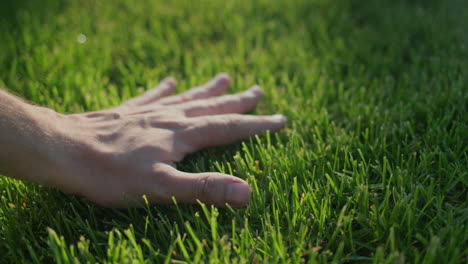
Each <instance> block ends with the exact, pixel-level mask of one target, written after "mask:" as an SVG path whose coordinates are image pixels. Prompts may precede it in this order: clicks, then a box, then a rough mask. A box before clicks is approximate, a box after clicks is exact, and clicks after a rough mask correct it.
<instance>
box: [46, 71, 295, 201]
mask: <svg viewBox="0 0 468 264" xmlns="http://www.w3.org/2000/svg"><path fill="white" fill-rule="evenodd" d="M230 82H231V80H230V78H229V76H228V75H226V74H219V75H218V76H216V77H215V78H214V79H213V80H211V81H210V82H208V83H206V84H205V85H203V86H200V87H196V88H193V89H191V90H189V91H187V92H184V93H181V94H179V95H173V96H169V95H170V94H171V93H173V92H174V90H175V86H176V82H175V80H173V79H171V78H166V79H164V80H163V81H162V82H161V83H160V84H159V85H158V86H157V87H156V88H154V89H152V90H149V91H147V92H145V93H144V94H143V95H141V96H139V97H136V98H133V99H130V100H129V101H127V102H126V103H124V104H122V105H121V106H119V107H116V108H113V109H110V110H104V111H98V112H90V113H82V114H73V115H60V116H59V117H58V118H55V120H56V121H55V122H54V123H55V127H56V128H57V129H56V130H57V131H59V133H58V136H57V137H56V138H57V140H56V141H57V142H60V143H55V144H54V146H55V147H54V151H55V153H53V154H52V155H51V157H52V159H53V160H55V162H54V164H57V166H55V167H56V168H54V169H53V170H49V173H48V174H49V175H47V176H46V177H44V178H46V179H47V180H46V181H45V185H49V186H54V187H57V188H59V189H61V190H64V191H67V192H71V193H76V194H79V195H83V196H85V197H87V198H88V199H90V200H92V201H94V202H96V203H98V204H101V205H103V206H107V207H125V206H128V205H130V206H133V205H136V206H138V204H139V203H138V202H141V201H142V196H143V195H145V196H146V198H147V199H148V201H149V203H170V202H171V201H172V197H175V198H176V200H177V201H178V202H182V203H194V202H196V201H197V200H200V201H201V202H204V203H207V204H213V205H216V206H225V205H226V203H228V204H229V205H230V206H233V207H239V206H244V205H246V204H247V203H248V202H249V200H250V195H251V191H250V188H249V186H248V184H247V183H246V182H245V181H243V180H242V179H239V178H236V177H234V176H230V175H225V174H221V173H214V172H208V173H186V172H181V171H178V170H177V169H176V165H175V164H176V162H178V161H181V160H182V159H183V158H184V157H185V156H186V155H187V154H189V153H193V152H195V151H197V150H200V149H202V148H206V147H213V146H218V145H224V144H229V143H232V142H236V141H239V140H242V139H246V138H248V137H251V136H253V135H256V134H262V133H264V132H265V131H266V130H270V131H271V132H275V131H277V130H279V129H281V128H283V127H284V126H285V123H286V119H285V117H284V116H282V115H274V116H252V115H241V114H243V113H246V112H249V111H250V110H252V109H253V108H254V107H255V106H256V105H257V103H258V102H259V100H260V99H261V97H262V90H261V89H260V87H258V86H253V87H252V88H250V89H249V90H247V91H245V92H242V93H239V94H234V95H225V96H220V95H221V94H222V93H223V92H224V91H225V90H226V89H227V88H228V87H229V85H230ZM135 202H136V203H135Z"/></svg>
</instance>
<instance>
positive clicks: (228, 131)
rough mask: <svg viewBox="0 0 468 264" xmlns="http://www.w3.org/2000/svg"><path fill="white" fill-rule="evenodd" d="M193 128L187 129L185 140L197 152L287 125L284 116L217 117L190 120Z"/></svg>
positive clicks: (233, 115) (231, 115)
mask: <svg viewBox="0 0 468 264" xmlns="http://www.w3.org/2000/svg"><path fill="white" fill-rule="evenodd" d="M189 120H190V122H191V123H192V124H194V125H193V127H191V128H189V129H187V131H186V132H185V133H186V134H185V135H184V139H185V140H186V142H187V143H188V144H190V145H192V146H193V147H194V148H195V150H199V149H201V148H206V147H214V146H219V145H225V144H229V143H233V142H236V141H240V140H243V139H247V138H249V137H251V136H254V135H260V134H263V133H264V132H265V131H267V130H269V131H271V132H276V131H278V130H280V129H282V128H283V127H284V126H285V125H286V118H285V117H284V116H283V115H273V116H251V115H239V114H228V115H216V116H202V117H194V118H189Z"/></svg>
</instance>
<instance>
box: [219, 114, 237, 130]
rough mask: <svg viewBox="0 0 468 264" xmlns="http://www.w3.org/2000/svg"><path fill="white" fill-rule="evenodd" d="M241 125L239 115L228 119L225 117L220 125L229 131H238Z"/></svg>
mask: <svg viewBox="0 0 468 264" xmlns="http://www.w3.org/2000/svg"><path fill="white" fill-rule="evenodd" d="M241 123H242V119H241V117H240V116H239V115H232V116H230V117H226V118H225V119H224V121H223V123H222V124H223V126H224V127H226V128H227V129H228V130H229V131H230V130H236V129H238V128H239V126H240V125H241Z"/></svg>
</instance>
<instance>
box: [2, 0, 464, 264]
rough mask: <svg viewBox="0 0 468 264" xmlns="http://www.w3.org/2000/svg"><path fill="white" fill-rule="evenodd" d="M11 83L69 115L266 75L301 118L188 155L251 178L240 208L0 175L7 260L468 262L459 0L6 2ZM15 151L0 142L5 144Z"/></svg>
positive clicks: (276, 95)
mask: <svg viewBox="0 0 468 264" xmlns="http://www.w3.org/2000/svg"><path fill="white" fill-rule="evenodd" d="M0 14H1V16H0V86H1V87H4V88H6V89H8V91H10V92H12V93H16V94H18V95H19V96H22V97H23V98H26V99H27V100H30V101H32V102H34V103H36V104H39V105H43V106H48V107H51V108H53V109H55V110H57V111H59V112H61V113H75V112H83V111H92V110H99V109H105V108H109V107H112V106H116V105H118V104H119V103H121V102H123V101H124V100H126V99H128V98H131V97H133V96H136V95H138V94H140V93H141V92H142V91H144V90H146V89H149V88H151V87H153V86H154V85H155V84H156V83H157V82H158V81H159V80H161V79H162V78H164V77H166V76H174V77H175V78H176V79H178V81H179V86H178V91H179V92H180V91H184V90H187V89H189V88H190V87H193V86H195V85H198V84H201V83H203V82H205V81H207V80H209V79H210V78H211V77H212V76H214V75H215V74H216V73H218V72H228V73H229V74H230V75H231V76H232V78H233V85H232V88H231V89H230V92H232V93H233V92H238V91H241V90H243V89H246V88H248V87H249V86H251V85H253V84H255V83H257V84H259V85H261V86H262V87H263V89H264V90H265V97H264V99H263V100H262V102H261V103H260V104H259V106H258V107H257V109H256V110H255V111H254V113H253V114H275V113H283V114H285V115H286V116H287V117H288V119H289V122H288V127H287V128H286V129H285V130H283V131H282V132H280V133H278V134H275V135H266V136H261V137H257V138H253V139H252V140H250V141H245V142H243V143H239V144H234V145H231V146H227V147H220V148H215V149H208V150H205V151H202V152H200V153H197V154H195V155H192V156H190V157H188V158H187V159H186V160H184V162H182V163H181V164H179V167H180V168H181V169H183V170H185V171H190V172H204V171H221V172H225V173H231V174H233V175H236V176H238V177H241V178H243V179H246V180H247V181H248V182H249V183H250V185H251V187H252V190H253V192H252V201H251V202H250V204H249V205H248V206H247V207H246V208H243V209H235V210H233V209H229V208H228V209H216V208H212V207H209V206H204V205H181V204H176V203H175V204H174V205H168V206H150V205H148V206H147V207H146V208H144V209H127V210H114V209H106V208H101V207H99V206H96V205H94V204H93V203H90V202H88V201H86V200H84V199H82V198H79V197H75V196H71V195H66V194H63V193H61V192H59V191H56V190H52V189H48V188H43V187H41V186H37V185H32V184H26V183H23V182H20V181H16V180H13V179H10V178H7V177H3V176H2V177H0V197H1V198H0V199H1V200H0V262H2V263H21V262H31V263H43V262H58V263H70V262H73V263H77V262H90V263H94V262H99V263H163V262H165V263H171V262H173V263H185V262H194V263H198V262H206V263H218V262H224V263H228V262H232V263H264V262H266V263H288V262H295V263H301V262H303V263H316V262H318V263H325V262H334V263H348V262H351V263H353V262H354V263H358V262H359V263H360V262H374V263H466V261H467V255H468V252H467V248H468V245H467V244H468V243H467V237H468V225H467V224H468V209H467V208H468V206H467V205H468V204H467V192H466V190H467V184H468V174H467V171H468V168H467V160H468V155H467V145H468V117H467V107H468V106H467V105H468V104H467V99H468V34H467V31H466V30H467V28H468V3H467V2H466V1H463V0H446V1H445V0H440V1H436V0H419V1H417V0H414V1H403V0H396V1H384V0H370V1H358V0H343V1H341V0H340V1H338V0H327V1H326V0H304V1H279V0H260V1H233V0H226V1H201V0H195V1H188V0H187V1H124V0H118V1H117V0H115V1H91V0H89V1H88V0H82V1H58V0H56V1H54V0H44V1H39V0H32V1H14V0H3V1H1V4H0ZM0 147H1V146H0Z"/></svg>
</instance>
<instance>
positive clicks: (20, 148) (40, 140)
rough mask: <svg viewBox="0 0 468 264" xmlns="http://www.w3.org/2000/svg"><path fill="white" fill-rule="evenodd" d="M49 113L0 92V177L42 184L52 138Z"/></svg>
mask: <svg viewBox="0 0 468 264" xmlns="http://www.w3.org/2000/svg"><path fill="white" fill-rule="evenodd" d="M51 113H52V111H50V110H47V109H45V108H41V107H37V106H33V105H31V104H28V103H26V102H23V101H22V100H20V99H19V98H17V97H15V96H13V95H11V94H8V93H7V92H6V91H4V90H0V174H2V175H6V176H9V177H13V178H18V179H21V180H26V181H29V182H34V183H43V181H44V180H45V179H42V178H41V177H40V175H47V173H45V171H46V170H47V169H48V168H50V166H48V165H49V163H50V162H51V161H50V155H49V153H50V151H49V150H50V148H51V147H52V145H53V138H54V135H53V131H52V130H53V125H52V124H53V123H52V122H51V121H52V120H51V117H52V115H51Z"/></svg>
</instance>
